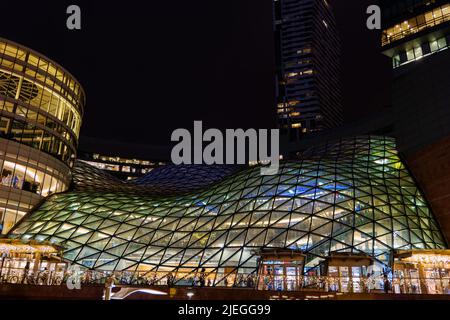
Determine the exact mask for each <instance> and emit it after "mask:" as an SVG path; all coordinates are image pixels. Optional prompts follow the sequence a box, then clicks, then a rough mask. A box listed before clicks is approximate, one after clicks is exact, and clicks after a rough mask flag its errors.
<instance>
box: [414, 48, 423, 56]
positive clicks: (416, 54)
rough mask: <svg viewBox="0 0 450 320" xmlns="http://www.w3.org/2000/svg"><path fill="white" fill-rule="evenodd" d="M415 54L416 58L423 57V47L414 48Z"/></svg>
mask: <svg viewBox="0 0 450 320" xmlns="http://www.w3.org/2000/svg"><path fill="white" fill-rule="evenodd" d="M414 55H415V56H416V59H420V58H422V56H423V53H422V47H417V48H414Z"/></svg>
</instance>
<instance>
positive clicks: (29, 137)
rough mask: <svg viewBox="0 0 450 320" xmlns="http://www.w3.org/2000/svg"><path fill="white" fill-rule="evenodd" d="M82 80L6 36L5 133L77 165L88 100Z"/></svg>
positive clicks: (2, 75)
mask: <svg viewBox="0 0 450 320" xmlns="http://www.w3.org/2000/svg"><path fill="white" fill-rule="evenodd" d="M84 100H85V98H84V93H83V90H82V88H81V86H80V85H79V84H78V83H77V82H76V81H75V80H74V79H73V77H72V76H71V75H70V74H68V72H67V71H65V70H64V69H62V68H61V67H59V66H58V65H57V64H55V63H53V62H51V61H50V60H49V59H47V58H45V57H42V56H41V55H39V54H37V53H34V52H32V51H31V50H30V49H26V48H23V47H21V46H19V45H16V44H14V43H11V42H10V41H7V40H4V39H0V137H3V138H7V139H11V140H14V141H18V142H20V143H22V144H26V145H28V146H31V147H33V148H35V149H38V150H41V151H44V152H46V153H49V154H51V155H52V156H54V157H56V158H57V159H59V160H61V161H63V162H64V163H66V164H67V165H68V166H69V167H72V166H73V163H74V159H75V154H76V147H77V141H78V135H79V131H80V126H81V118H82V113H83V105H84V102H85V101H84Z"/></svg>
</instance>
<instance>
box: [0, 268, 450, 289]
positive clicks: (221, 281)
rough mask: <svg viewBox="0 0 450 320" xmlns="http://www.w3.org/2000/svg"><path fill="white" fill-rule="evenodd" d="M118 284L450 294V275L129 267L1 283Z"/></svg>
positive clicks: (18, 272)
mask: <svg viewBox="0 0 450 320" xmlns="http://www.w3.org/2000/svg"><path fill="white" fill-rule="evenodd" d="M111 278H112V280H113V282H114V284H115V285H122V286H135V287H148V286H188V287H219V288H228V287H229V288H242V289H244V288H247V289H253V290H273V291H323V292H341V293H374V292H376V293H383V292H384V293H394V294H450V277H447V278H405V277H385V276H383V275H377V276H370V277H357V278H351V277H337V276H336V277H333V276H299V277H292V276H286V277H277V276H275V277H273V276H267V275H265V276H263V275H261V276H257V275H256V274H250V275H249V274H223V273H210V274H207V273H198V274H197V275H196V276H191V275H188V274H176V275H174V274H173V273H171V272H150V273H149V272H147V273H137V272H135V273H133V272H128V271H122V272H118V271H113V272H111V271H93V270H85V271H76V272H73V271H66V272H63V271H58V272H56V271H38V272H32V271H26V270H24V269H8V270H7V272H3V273H2V275H1V276H0V283H12V284H26V285H50V286H51V285H67V282H68V281H71V282H79V283H80V285H94V284H96V285H105V283H106V282H107V280H108V279H111Z"/></svg>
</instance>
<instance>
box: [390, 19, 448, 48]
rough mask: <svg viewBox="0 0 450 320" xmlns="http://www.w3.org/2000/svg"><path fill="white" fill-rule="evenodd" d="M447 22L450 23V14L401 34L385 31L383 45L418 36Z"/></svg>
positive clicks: (405, 30) (400, 32)
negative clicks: (421, 32) (414, 35)
mask: <svg viewBox="0 0 450 320" xmlns="http://www.w3.org/2000/svg"><path fill="white" fill-rule="evenodd" d="M446 21H450V13H449V14H446V15H442V16H441V17H438V18H433V19H431V20H428V21H427V22H425V23H422V24H417V25H416V26H414V27H409V28H407V29H404V30H401V31H399V32H396V33H392V34H389V33H388V30H384V31H383V35H382V41H381V44H382V46H386V45H388V44H390V43H392V42H395V41H398V40H401V39H403V38H405V37H408V36H410V35H413V34H416V33H418V32H420V31H422V30H425V29H428V28H432V27H434V26H437V25H440V24H442V23H444V22H446Z"/></svg>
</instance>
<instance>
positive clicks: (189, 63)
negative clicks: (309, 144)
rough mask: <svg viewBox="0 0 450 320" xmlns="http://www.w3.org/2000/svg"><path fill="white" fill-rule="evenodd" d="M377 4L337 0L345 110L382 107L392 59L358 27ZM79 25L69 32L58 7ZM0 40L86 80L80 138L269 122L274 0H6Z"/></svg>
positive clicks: (163, 138)
mask: <svg viewBox="0 0 450 320" xmlns="http://www.w3.org/2000/svg"><path fill="white" fill-rule="evenodd" d="M373 3H374V1H368V0H334V5H335V10H336V16H337V21H338V25H339V29H340V31H341V39H342V42H343V48H344V49H343V61H342V67H343V68H342V69H343V89H344V106H345V117H346V120H348V121H354V120H357V119H358V118H359V117H362V116H365V115H367V114H369V113H370V112H373V111H377V110H378V109H379V108H380V107H383V106H385V105H387V104H389V93H388V90H387V89H386V88H389V86H388V82H389V80H390V73H389V71H390V66H389V61H388V59H386V58H384V57H383V56H382V55H381V54H380V53H379V47H378V43H379V41H378V39H379V38H378V37H379V35H378V33H377V32H373V31H369V30H367V29H366V27H365V21H366V14H365V11H366V8H367V6H368V5H370V4H373ZM70 4H78V5H80V7H81V9H82V30H81V31H69V30H67V28H66V17H67V15H66V13H65V11H66V7H67V6H68V5H70ZM1 10H2V19H0V36H2V37H5V38H8V39H11V40H13V41H16V42H19V43H21V44H24V45H26V46H28V47H31V48H33V49H35V50H37V51H39V52H42V53H43V54H45V55H47V56H48V57H50V58H51V59H53V60H55V61H57V62H58V63H60V64H61V65H62V66H64V67H65V68H66V69H68V70H69V71H70V72H71V73H72V74H74V75H75V76H76V77H77V78H78V80H79V81H80V82H81V83H82V85H83V87H84V88H85V90H86V92H87V105H86V111H85V116H84V123H83V127H82V132H81V133H82V135H84V136H89V137H97V138H104V139H114V140H117V141H123V142H135V143H141V144H154V145H156V144H160V145H162V144H167V143H168V142H169V141H170V134H171V132H172V131H173V130H174V129H176V128H191V127H192V124H193V121H194V120H203V122H204V124H205V126H207V127H217V128H222V129H224V128H239V127H243V128H250V127H252V128H270V127H275V113H274V83H273V73H274V54H273V34H272V24H271V18H272V6H271V0H214V1H211V0H196V1H186V0H171V1H142V0H128V1H126V2H123V1H114V2H113V1H108V2H106V1H92V0H91V1H77V0H72V1H65V0H59V1H54V0H41V1H21V2H19V1H7V2H4V3H2V9H1Z"/></svg>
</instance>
